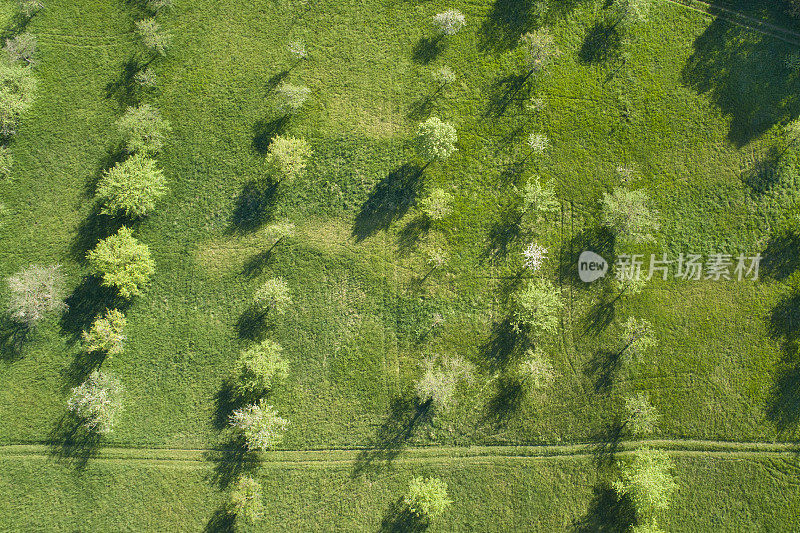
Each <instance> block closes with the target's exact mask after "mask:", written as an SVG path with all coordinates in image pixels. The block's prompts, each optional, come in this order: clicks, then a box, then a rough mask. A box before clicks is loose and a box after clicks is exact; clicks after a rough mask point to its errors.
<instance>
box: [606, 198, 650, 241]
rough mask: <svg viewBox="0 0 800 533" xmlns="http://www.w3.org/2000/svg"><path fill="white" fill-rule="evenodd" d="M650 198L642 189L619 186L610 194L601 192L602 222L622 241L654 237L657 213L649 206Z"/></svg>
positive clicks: (646, 239) (644, 239) (648, 239)
mask: <svg viewBox="0 0 800 533" xmlns="http://www.w3.org/2000/svg"><path fill="white" fill-rule="evenodd" d="M649 201H650V198H649V197H648V195H647V193H646V192H645V191H643V190H638V191H631V190H628V189H624V188H621V187H617V188H616V189H614V190H613V191H612V192H611V194H608V193H603V199H602V200H601V202H600V204H601V207H602V210H603V211H602V217H603V224H604V225H605V226H606V227H607V228H608V229H610V230H611V231H613V232H614V233H615V234H616V236H617V237H618V238H619V239H620V240H622V241H623V242H632V243H641V242H648V241H652V240H653V239H654V237H653V235H652V233H651V232H654V231H656V230H658V228H659V224H658V217H657V213H655V212H654V211H652V210H651V209H650V207H649V205H648V204H649Z"/></svg>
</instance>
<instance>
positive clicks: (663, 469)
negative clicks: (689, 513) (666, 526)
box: [613, 447, 678, 526]
mask: <svg viewBox="0 0 800 533" xmlns="http://www.w3.org/2000/svg"><path fill="white" fill-rule="evenodd" d="M671 469H672V461H671V460H670V458H669V456H668V455H667V454H666V453H665V452H663V451H661V450H653V449H651V448H647V447H645V448H641V449H639V450H636V451H635V452H634V453H633V459H632V460H630V461H625V462H623V463H622V464H621V467H620V479H619V480H618V481H615V482H614V484H613V487H614V490H615V491H616V492H617V495H618V496H620V497H622V496H628V497H629V498H630V500H631V503H632V504H633V508H634V509H635V510H636V514H637V516H638V517H639V519H640V522H643V523H647V524H650V525H651V526H655V524H656V517H657V515H658V513H659V512H661V511H664V510H665V509H666V508H667V507H669V503H670V498H671V497H672V494H673V493H674V492H675V490H676V489H677V488H678V485H677V483H675V480H674V479H673V477H672V475H671V474H670V470H671Z"/></svg>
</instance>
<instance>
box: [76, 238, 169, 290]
mask: <svg viewBox="0 0 800 533" xmlns="http://www.w3.org/2000/svg"><path fill="white" fill-rule="evenodd" d="M86 258H87V259H88V261H89V268H90V270H91V272H92V273H93V274H95V275H97V276H99V277H101V278H102V284H103V285H105V286H107V287H115V288H116V289H117V290H118V291H119V293H120V295H121V296H123V297H124V298H130V297H132V296H140V295H141V294H142V289H143V288H144V287H145V286H146V285H147V284H148V283H149V281H150V278H151V277H152V275H153V273H154V272H155V264H154V263H153V259H152V257H151V256H150V248H148V247H147V245H146V244H142V243H140V242H139V241H138V240H136V239H135V238H134V236H133V232H132V231H131V230H130V228H127V227H125V226H123V227H122V228H120V229H119V231H118V232H117V233H116V234H115V235H112V236H110V237H108V238H106V239H103V240H102V241H100V242H99V243H97V246H95V248H94V249H93V250H90V251H89V252H88V253H87V254H86Z"/></svg>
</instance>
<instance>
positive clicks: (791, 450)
mask: <svg viewBox="0 0 800 533" xmlns="http://www.w3.org/2000/svg"><path fill="white" fill-rule="evenodd" d="M642 445H647V446H650V447H653V448H658V449H661V450H664V451H667V452H670V453H672V454H675V455H682V456H704V455H705V456H733V457H742V458H744V457H748V456H758V457H778V456H785V455H800V444H789V443H765V442H721V441H701V440H648V441H622V442H619V443H618V445H617V453H618V454H627V453H630V452H631V451H632V450H634V449H636V448H638V447H640V446H642ZM597 449H598V444H596V443H586V444H569V445H562V446H548V445H542V446H427V447H413V448H412V447H409V448H405V449H403V450H401V452H400V454H399V455H398V457H397V458H396V459H395V462H398V463H419V462H451V461H459V462H469V463H481V462H492V461H497V460H503V459H507V460H533V459H567V458H590V457H594V456H596V455H597V452H596V450H597ZM56 451H57V450H56ZM52 452H53V449H52V448H50V447H49V446H47V445H44V444H9V445H4V446H0V459H2V458H9V459H24V458H42V459H54V460H58V456H57V454H56V455H54V454H53V453H52ZM372 452H375V456H376V457H377V458H378V459H376V462H380V459H379V458H380V456H381V453H380V450H373V449H369V448H353V449H332V450H292V451H288V450H287V451H282V450H275V451H268V452H261V453H259V454H258V456H257V457H258V459H259V460H261V461H263V462H264V464H265V465H269V464H272V465H275V466H281V465H282V466H289V465H299V466H312V465H318V466H325V465H346V464H353V463H356V462H358V461H360V460H364V459H365V458H369V457H370V455H371V453H372ZM91 460H92V461H96V460H102V461H111V462H116V461H141V462H147V463H154V464H157V463H163V462H166V463H169V462H218V461H225V450H222V449H212V448H209V449H170V448H130V447H113V446H108V447H102V448H100V449H99V450H97V452H96V454H94V455H93V456H92V457H91Z"/></svg>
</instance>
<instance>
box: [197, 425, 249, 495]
mask: <svg viewBox="0 0 800 533" xmlns="http://www.w3.org/2000/svg"><path fill="white" fill-rule="evenodd" d="M205 458H206V460H208V461H211V462H212V463H214V469H213V471H212V473H211V477H210V481H211V483H212V484H214V485H216V486H218V487H219V488H220V489H227V488H228V487H229V486H230V485H231V483H233V482H235V481H236V480H237V479H239V477H241V476H245V475H253V474H254V473H255V472H256V470H258V467H259V465H260V464H261V458H260V456H259V454H258V453H257V452H251V451H249V450H248V449H247V443H246V442H245V440H244V438H243V437H241V436H239V435H234V436H231V437H230V438H228V439H227V440H226V441H225V442H224V443H223V445H222V447H220V448H219V449H216V450H211V451H208V452H205Z"/></svg>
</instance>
